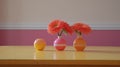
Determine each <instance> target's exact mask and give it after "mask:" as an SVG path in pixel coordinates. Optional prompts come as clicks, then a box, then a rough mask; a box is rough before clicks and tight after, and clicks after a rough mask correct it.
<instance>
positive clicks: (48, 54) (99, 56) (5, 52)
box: [0, 46, 120, 64]
mask: <svg viewBox="0 0 120 67" xmlns="http://www.w3.org/2000/svg"><path fill="white" fill-rule="evenodd" d="M4 60H34V61H37V60H39V61H40V60H42V61H45V60H48V61H49V60H50V61H54V60H56V61H57V60H62V61H66V60H67V61H68V60H69V61H77V60H78V61H80V60H82V61H89V60H91V61H93V60H96V61H100V60H101V61H117V64H120V47H111V46H87V47H86V49H85V51H83V52H81V51H75V49H74V48H73V47H72V46H67V47H66V49H65V50H64V51H57V50H55V48H54V47H53V46H47V47H46V48H45V50H44V51H36V50H35V49H34V47H33V46H0V63H1V62H3V61H4ZM111 63H112V62H111Z"/></svg>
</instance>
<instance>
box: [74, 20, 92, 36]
mask: <svg viewBox="0 0 120 67" xmlns="http://www.w3.org/2000/svg"><path fill="white" fill-rule="evenodd" d="M72 29H73V30H74V31H75V32H76V33H78V34H82V33H84V34H88V33H90V32H91V28H90V26H88V25H87V24H84V23H81V22H80V23H75V24H73V25H72Z"/></svg>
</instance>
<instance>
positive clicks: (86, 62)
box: [0, 60, 120, 65]
mask: <svg viewBox="0 0 120 67" xmlns="http://www.w3.org/2000/svg"><path fill="white" fill-rule="evenodd" d="M1 64H11V65H12V64H30V65H39V64H41V65H120V60H0V65H1Z"/></svg>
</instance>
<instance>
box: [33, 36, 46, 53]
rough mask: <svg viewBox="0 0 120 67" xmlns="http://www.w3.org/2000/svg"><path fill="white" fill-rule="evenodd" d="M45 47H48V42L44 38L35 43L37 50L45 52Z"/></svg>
mask: <svg viewBox="0 0 120 67" xmlns="http://www.w3.org/2000/svg"><path fill="white" fill-rule="evenodd" d="M45 46H46V41H45V40H44V39H42V38H39V39H36V40H35V41H34V48H35V49H36V50H39V51H42V50H44V48H45Z"/></svg>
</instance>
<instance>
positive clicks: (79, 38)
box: [73, 35, 86, 51]
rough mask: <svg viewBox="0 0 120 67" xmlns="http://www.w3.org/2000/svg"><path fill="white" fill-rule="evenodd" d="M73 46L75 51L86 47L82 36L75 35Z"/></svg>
mask: <svg viewBox="0 0 120 67" xmlns="http://www.w3.org/2000/svg"><path fill="white" fill-rule="evenodd" d="M73 47H74V48H75V49H76V51H84V49H85V47H86V41H85V40H84V39H83V37H82V36H80V35H79V36H77V38H76V39H75V40H74V41H73Z"/></svg>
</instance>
